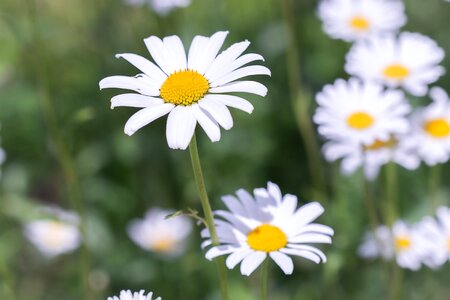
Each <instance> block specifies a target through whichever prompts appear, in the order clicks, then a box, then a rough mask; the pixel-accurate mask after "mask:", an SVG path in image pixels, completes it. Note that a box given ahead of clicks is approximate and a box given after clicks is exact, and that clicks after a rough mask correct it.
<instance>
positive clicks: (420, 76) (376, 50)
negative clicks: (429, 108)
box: [345, 32, 445, 96]
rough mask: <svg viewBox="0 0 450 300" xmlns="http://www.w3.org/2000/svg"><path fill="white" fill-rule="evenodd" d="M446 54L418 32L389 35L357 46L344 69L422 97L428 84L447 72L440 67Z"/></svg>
mask: <svg viewBox="0 0 450 300" xmlns="http://www.w3.org/2000/svg"><path fill="white" fill-rule="evenodd" d="M444 55H445V53H444V50H442V49H441V48H440V47H439V46H438V45H437V43H436V42H435V41H433V40H432V39H430V38H429V37H426V36H424V35H421V34H419V33H410V32H403V33H400V35H399V36H398V37H397V36H395V35H394V34H387V35H384V36H379V37H373V38H371V39H368V40H364V41H360V42H358V43H356V44H355V45H354V46H353V47H352V48H351V49H350V52H349V53H348V54H347V58H346V64H345V70H346V72H347V73H349V74H350V75H352V76H357V77H359V78H361V79H363V80H371V81H377V82H379V83H383V84H385V85H387V86H388V87H393V88H396V87H402V88H404V89H405V90H406V91H408V92H409V93H411V94H412V95H415V96H423V95H425V94H426V93H427V91H428V85H429V84H431V83H433V82H435V81H436V80H438V78H439V77H441V76H442V75H443V74H444V73H445V69H444V68H443V67H442V66H439V63H441V62H442V60H443V59H444Z"/></svg>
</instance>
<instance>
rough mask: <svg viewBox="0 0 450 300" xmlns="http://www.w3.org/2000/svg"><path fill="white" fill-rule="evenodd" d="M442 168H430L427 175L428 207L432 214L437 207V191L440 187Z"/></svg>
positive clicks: (437, 166) (438, 166)
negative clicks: (428, 189)
mask: <svg viewBox="0 0 450 300" xmlns="http://www.w3.org/2000/svg"><path fill="white" fill-rule="evenodd" d="M441 171H442V168H441V166H440V165H436V166H434V167H432V168H430V175H429V188H430V200H431V201H430V207H431V213H433V214H434V212H435V211H436V209H437V208H438V206H439V189H440V185H441V178H442V174H441Z"/></svg>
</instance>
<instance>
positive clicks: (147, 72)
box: [100, 31, 270, 150]
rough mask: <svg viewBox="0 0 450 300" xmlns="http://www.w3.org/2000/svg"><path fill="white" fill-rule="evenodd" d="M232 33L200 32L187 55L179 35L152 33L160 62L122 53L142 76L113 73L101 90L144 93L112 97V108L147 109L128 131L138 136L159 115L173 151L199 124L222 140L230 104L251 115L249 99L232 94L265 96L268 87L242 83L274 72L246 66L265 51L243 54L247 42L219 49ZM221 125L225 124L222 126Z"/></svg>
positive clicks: (134, 118) (147, 42) (131, 121)
mask: <svg viewBox="0 0 450 300" xmlns="http://www.w3.org/2000/svg"><path fill="white" fill-rule="evenodd" d="M227 34H228V32H225V31H220V32H217V33H215V34H214V35H212V36H211V37H209V38H208V37H204V36H196V37H195V38H194V39H193V41H192V43H191V46H190V48H189V52H188V53H187V55H186V52H185V50H184V47H183V44H182V42H181V40H180V38H179V37H178V36H169V37H165V38H164V39H163V40H161V39H159V38H158V37H156V36H151V37H149V38H147V39H145V40H144V42H145V45H146V46H147V48H148V50H149V52H150V54H151V55H152V57H153V59H154V60H155V62H156V64H157V66H156V65H155V64H153V63H152V62H150V61H149V60H147V59H145V58H143V57H141V56H139V55H136V54H129V53H126V54H118V55H117V57H121V58H124V59H126V60H127V61H128V62H130V63H131V64H133V65H134V66H135V67H137V68H138V69H140V70H141V71H142V72H143V74H139V75H137V76H135V77H128V76H111V77H107V78H105V79H103V80H101V81H100V88H101V89H104V88H120V89H129V90H133V91H135V92H138V93H139V94H122V95H119V96H116V97H113V98H112V99H111V107H112V108H114V107H117V106H130V107H138V108H142V109H141V110H139V111H138V112H137V113H135V114H134V115H133V116H131V118H130V119H129V120H128V122H127V123H126V124H125V133H126V134H128V135H132V134H134V133H135V132H136V131H137V130H139V129H140V128H142V127H143V126H145V125H147V124H149V123H151V122H152V121H154V120H155V119H157V118H159V117H162V116H164V115H166V114H169V116H168V118H167V128H166V137H167V143H168V145H169V147H170V148H173V149H183V150H184V149H186V148H187V146H188V145H189V142H190V141H191V138H192V135H193V134H194V131H195V127H196V125H197V122H198V123H199V124H200V126H201V127H202V128H203V129H204V130H205V132H206V134H207V135H208V137H209V138H210V139H211V141H213V142H216V141H218V140H220V127H223V128H224V129H226V130H228V129H230V128H232V127H233V119H232V117H231V114H230V111H229V110H228V108H227V106H230V107H234V108H237V109H240V110H243V111H245V112H248V113H251V112H252V111H253V106H252V105H251V104H250V103H249V102H248V101H247V100H245V99H243V98H241V97H238V96H234V95H228V93H230V92H243V93H251V94H256V95H260V96H265V95H266V93H267V88H266V87H265V86H264V85H262V84H261V83H258V82H255V81H242V80H239V79H241V78H244V77H247V76H250V75H270V71H269V69H267V68H266V67H263V66H259V65H252V66H246V67H245V65H247V64H248V63H250V62H254V61H258V60H263V58H262V56H261V55H258V54H254V53H250V54H245V55H242V53H243V52H244V51H245V50H246V49H247V47H248V46H249V45H250V43H249V42H248V41H244V42H240V43H237V44H234V45H232V46H230V47H229V48H228V49H227V50H225V51H223V52H222V53H221V54H220V55H217V54H218V53H219V50H220V48H221V47H222V44H223V42H224V40H225V38H226V36H227ZM219 126H220V127H219Z"/></svg>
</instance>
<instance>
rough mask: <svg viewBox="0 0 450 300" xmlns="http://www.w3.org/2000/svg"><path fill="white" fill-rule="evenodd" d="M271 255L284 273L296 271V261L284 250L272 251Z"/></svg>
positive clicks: (288, 273)
mask: <svg viewBox="0 0 450 300" xmlns="http://www.w3.org/2000/svg"><path fill="white" fill-rule="evenodd" d="M269 256H270V257H271V258H272V259H273V260H274V261H275V263H276V264H277V265H278V266H279V267H280V268H281V270H283V272H284V274H286V275H290V274H292V272H293V271H294V263H293V262H292V259H291V258H290V257H289V256H287V255H286V254H284V253H282V252H278V251H275V252H270V253H269Z"/></svg>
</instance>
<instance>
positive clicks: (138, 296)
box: [107, 290, 161, 300]
mask: <svg viewBox="0 0 450 300" xmlns="http://www.w3.org/2000/svg"><path fill="white" fill-rule="evenodd" d="M152 297H153V293H152V292H150V293H148V294H147V295H145V291H144V290H141V291H139V293H138V292H134V293H132V292H131V291H130V290H127V291H125V290H123V291H120V295H119V297H117V296H113V297H108V299H107V300H152ZM154 300H161V297H158V298H155V299H154Z"/></svg>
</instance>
